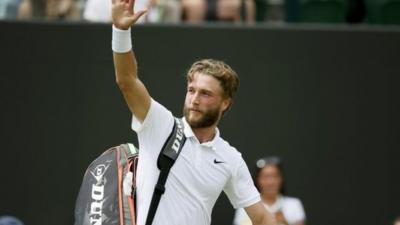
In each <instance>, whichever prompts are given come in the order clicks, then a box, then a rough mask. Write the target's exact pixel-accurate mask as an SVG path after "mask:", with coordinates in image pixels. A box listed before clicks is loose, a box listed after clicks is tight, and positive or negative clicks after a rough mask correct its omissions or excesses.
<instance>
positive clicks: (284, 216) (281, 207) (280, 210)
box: [233, 157, 305, 225]
mask: <svg viewBox="0 0 400 225" xmlns="http://www.w3.org/2000/svg"><path fill="white" fill-rule="evenodd" d="M254 182H255V183H256V187H257V188H258V190H259V192H260V194H261V199H262V201H263V203H264V206H265V208H266V209H267V210H268V211H269V212H270V213H272V214H274V215H275V218H276V220H277V222H278V225H304V224H305V212H304V209H303V205H302V203H301V201H300V200H299V199H297V198H292V197H288V196H286V195H285V194H286V189H285V188H286V187H285V180H284V176H283V164H282V161H281V159H280V158H278V157H268V158H262V159H259V160H258V161H257V163H256V174H255V179H254ZM233 224H234V225H251V221H250V219H249V217H248V216H247V214H246V212H245V210H244V209H238V210H236V214H235V218H234V221H233Z"/></svg>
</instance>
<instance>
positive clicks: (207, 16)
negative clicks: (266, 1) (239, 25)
mask: <svg viewBox="0 0 400 225" xmlns="http://www.w3.org/2000/svg"><path fill="white" fill-rule="evenodd" d="M182 9H183V14H184V19H185V21H188V22H194V23H198V22H203V21H230V22H239V21H242V20H244V21H246V22H254V21H255V4H254V0H182Z"/></svg>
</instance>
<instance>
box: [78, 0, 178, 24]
mask: <svg viewBox="0 0 400 225" xmlns="http://www.w3.org/2000/svg"><path fill="white" fill-rule="evenodd" d="M143 9H148V12H147V14H146V15H145V16H144V17H142V18H140V19H139V21H138V23H157V22H166V23H177V22H180V20H181V0H135V11H139V10H143ZM83 18H84V19H85V20H87V21H91V22H111V0H88V1H87V3H86V7H85V10H84V13H83Z"/></svg>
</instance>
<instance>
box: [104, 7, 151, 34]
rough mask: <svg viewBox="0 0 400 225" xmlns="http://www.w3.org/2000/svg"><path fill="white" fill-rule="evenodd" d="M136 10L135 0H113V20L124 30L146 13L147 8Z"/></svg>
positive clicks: (115, 24)
mask: <svg viewBox="0 0 400 225" xmlns="http://www.w3.org/2000/svg"><path fill="white" fill-rule="evenodd" d="M134 10H135V9H134V0H112V20H113V23H114V26H116V27H117V28H119V29H122V30H127V29H128V28H129V27H131V26H132V25H134V24H135V23H136V21H137V20H138V19H139V18H140V17H141V16H142V15H143V14H145V13H146V10H141V11H138V12H136V13H135V11H134Z"/></svg>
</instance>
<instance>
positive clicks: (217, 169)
mask: <svg viewBox="0 0 400 225" xmlns="http://www.w3.org/2000/svg"><path fill="white" fill-rule="evenodd" d="M145 13H146V11H138V12H136V13H135V12H134V1H133V0H113V2H112V19H113V40H112V49H113V52H114V53H113V56H114V66H115V74H116V82H117V84H118V86H119V88H120V90H121V92H122V94H123V96H124V98H125V101H126V103H127V105H128V107H129V109H130V111H131V112H132V124H131V126H132V129H133V130H134V131H135V132H136V133H137V136H138V139H139V149H140V153H139V163H138V171H137V180H136V185H137V224H138V225H145V222H146V217H147V213H148V210H149V206H150V202H151V198H152V196H153V191H154V187H155V184H156V182H157V178H158V175H159V170H158V168H157V165H156V162H157V158H158V155H159V153H160V150H161V149H162V146H163V144H164V142H165V141H166V139H167V138H168V136H169V134H170V133H171V131H172V128H173V125H174V116H173V115H172V113H171V112H170V111H169V110H168V109H166V108H165V107H164V106H163V105H161V104H160V103H158V102H157V101H156V100H154V99H153V98H151V96H150V94H149V93H148V91H147V89H146V87H145V86H144V84H143V83H142V82H141V81H140V80H139V78H138V75H137V62H136V58H135V55H134V53H133V51H132V43H131V30H130V28H131V26H133V25H134V24H135V22H136V21H137V20H138V19H139V18H140V17H141V16H143V15H144V14H145ZM162 75H163V76H165V74H162ZM238 86H239V79H238V76H237V74H236V73H235V71H233V70H232V68H231V67H229V66H228V65H227V64H225V63H224V62H222V61H218V60H213V59H205V60H200V61H197V62H195V63H194V64H193V65H192V66H191V68H190V69H189V71H188V73H187V93H186V99H185V102H184V107H183V114H184V118H183V123H184V126H185V127H184V135H185V136H186V138H187V140H186V142H185V145H184V146H183V149H182V152H181V154H180V155H179V157H178V159H177V161H176V162H175V164H174V166H173V167H172V169H171V171H170V174H169V176H168V180H167V182H166V191H165V194H164V195H163V197H162V198H161V201H160V204H159V206H158V209H157V212H156V214H155V217H154V221H153V225H209V224H210V223H211V212H212V208H213V206H214V204H215V202H216V200H217V198H218V196H219V195H220V194H221V192H222V191H224V192H225V193H226V195H227V196H228V198H229V200H230V202H231V203H232V205H233V206H234V208H244V209H245V211H246V213H247V214H248V216H249V217H250V219H251V221H252V222H253V224H255V225H274V224H275V219H274V218H273V216H272V215H271V214H270V213H269V212H267V210H266V209H265V207H264V206H263V204H262V203H261V198H260V194H259V193H258V191H257V189H256V188H255V186H254V183H253V181H252V178H251V175H250V173H249V170H248V168H247V166H246V164H245V162H244V160H243V158H242V156H241V154H240V153H239V152H238V151H237V150H236V149H235V148H234V147H232V146H230V145H229V143H228V142H226V141H225V140H223V139H222V138H221V136H220V132H219V130H218V128H217V125H218V122H219V121H220V119H221V117H222V115H223V114H224V113H225V112H226V111H227V110H228V109H229V107H230V106H231V104H232V98H233V95H234V93H235V92H236V90H237V88H238Z"/></svg>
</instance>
